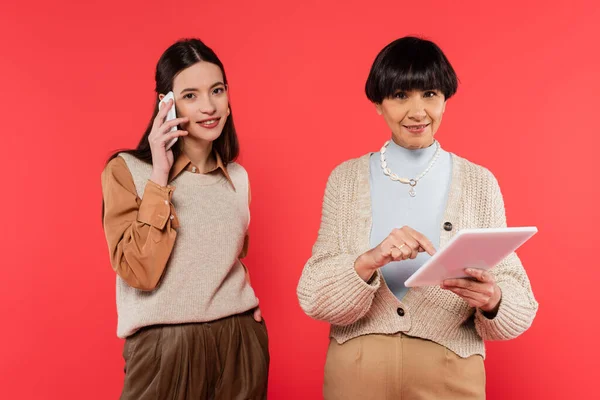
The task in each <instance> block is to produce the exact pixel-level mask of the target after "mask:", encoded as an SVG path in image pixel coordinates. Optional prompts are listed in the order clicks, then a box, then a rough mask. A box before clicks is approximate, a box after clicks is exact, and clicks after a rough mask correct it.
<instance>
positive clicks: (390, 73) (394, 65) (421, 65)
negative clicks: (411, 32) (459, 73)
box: [365, 36, 458, 104]
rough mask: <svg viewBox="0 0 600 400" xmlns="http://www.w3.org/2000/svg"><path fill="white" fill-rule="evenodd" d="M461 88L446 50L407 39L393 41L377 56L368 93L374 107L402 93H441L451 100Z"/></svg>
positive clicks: (368, 79)
mask: <svg viewBox="0 0 600 400" xmlns="http://www.w3.org/2000/svg"><path fill="white" fill-rule="evenodd" d="M457 88H458V78H457V77H456V73H455V72H454V69H453V68H452V65H450V62H449V61H448V59H447V58H446V56H445V55H444V53H443V52H442V50H441V49H440V48H439V47H438V46H437V45H436V44H435V43H433V42H431V41H429V40H425V39H420V38H417V37H412V36H406V37H403V38H400V39H397V40H395V41H393V42H392V43H390V44H388V45H387V46H385V47H384V49H383V50H381V52H380V53H379V54H378V55H377V57H376V58H375V61H374V62H373V66H372V67H371V72H369V77H368V78H367V83H366V85H365V92H366V94H367V98H368V99H369V100H371V102H373V103H377V104H381V102H382V101H383V100H384V99H386V98H389V97H392V95H394V93H396V92H398V91H410V90H439V91H441V92H442V93H443V94H444V98H445V99H446V100H448V99H449V98H450V97H452V95H454V93H456V89H457Z"/></svg>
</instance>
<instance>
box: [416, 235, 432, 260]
mask: <svg viewBox="0 0 600 400" xmlns="http://www.w3.org/2000/svg"><path fill="white" fill-rule="evenodd" d="M413 236H414V238H415V239H416V240H417V242H419V244H420V245H421V247H422V248H423V250H425V251H426V252H427V254H429V255H430V256H433V255H434V254H435V247H434V246H433V243H431V242H430V241H429V239H427V238H426V237H425V235H423V234H422V233H419V232H417V231H414V234H413ZM419 250H420V249H419Z"/></svg>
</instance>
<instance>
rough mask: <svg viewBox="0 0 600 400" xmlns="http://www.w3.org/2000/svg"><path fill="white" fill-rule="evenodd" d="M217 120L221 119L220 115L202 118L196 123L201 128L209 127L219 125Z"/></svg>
mask: <svg viewBox="0 0 600 400" xmlns="http://www.w3.org/2000/svg"><path fill="white" fill-rule="evenodd" d="M219 121H221V118H220V117H217V118H209V119H204V120H202V121H198V122H197V124H198V125H200V126H201V127H203V128H207V129H211V128H215V127H217V126H218V125H219Z"/></svg>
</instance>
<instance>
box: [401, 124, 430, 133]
mask: <svg viewBox="0 0 600 400" xmlns="http://www.w3.org/2000/svg"><path fill="white" fill-rule="evenodd" d="M429 125H430V124H418V125H402V126H403V127H404V128H405V129H406V130H407V131H409V132H411V133H423V132H425V129H426V128H427V127H428V126H429Z"/></svg>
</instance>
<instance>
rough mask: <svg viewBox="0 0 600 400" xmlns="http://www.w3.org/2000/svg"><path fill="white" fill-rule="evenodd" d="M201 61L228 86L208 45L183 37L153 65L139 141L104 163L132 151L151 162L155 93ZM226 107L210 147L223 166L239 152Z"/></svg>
mask: <svg viewBox="0 0 600 400" xmlns="http://www.w3.org/2000/svg"><path fill="white" fill-rule="evenodd" d="M200 61H204V62H209V63H211V64H215V65H216V66H218V67H219V68H220V69H221V72H222V73H223V83H224V84H225V85H227V86H228V83H227V75H226V74H225V68H224V67H223V63H222V62H221V60H219V57H217V55H216V54H215V52H214V51H213V50H212V49H211V48H210V47H208V46H207V45H205V44H204V43H203V42H202V41H201V40H199V39H182V40H179V41H177V42H176V43H174V44H173V45H171V46H170V47H169V48H168V49H167V50H165V52H164V53H163V54H162V55H161V56H160V59H159V60H158V64H156V74H155V77H154V79H155V81H156V86H155V89H154V91H155V92H156V93H155V96H154V98H155V103H154V109H153V112H152V117H151V118H150V122H148V127H147V128H146V130H145V131H144V134H143V135H142V138H141V139H140V142H139V143H138V145H137V147H136V148H135V149H129V150H119V151H117V152H115V153H114V154H112V155H111V156H110V157H109V159H108V161H107V164H108V162H110V161H111V160H112V159H114V158H115V157H117V156H118V155H119V154H120V153H127V154H131V155H132V156H134V157H136V158H138V159H140V160H142V161H144V162H146V163H148V164H152V152H151V151H150V142H149V140H148V136H149V135H150V132H151V131H152V125H153V124H154V119H155V118H156V115H157V114H158V104H159V100H158V95H159V94H161V93H162V94H167V93H168V92H170V91H171V90H173V80H174V79H175V76H176V75H177V74H179V73H180V72H181V71H183V70H184V69H186V68H188V67H190V66H192V65H194V64H196V63H198V62H200ZM229 109H230V113H229V116H228V117H227V121H225V126H223V132H221V135H220V136H219V137H218V138H217V139H216V140H215V141H214V142H213V150H214V151H215V152H217V153H218V154H219V156H220V157H221V160H222V161H223V164H224V165H227V164H228V163H231V162H233V161H235V159H236V158H237V156H238V154H239V152H240V146H239V142H238V137H237V133H236V130H235V125H234V123H233V110H232V108H231V104H230V105H229ZM172 150H173V159H174V160H177V157H179V155H181V148H180V146H173V147H172ZM102 218H104V202H102Z"/></svg>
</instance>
